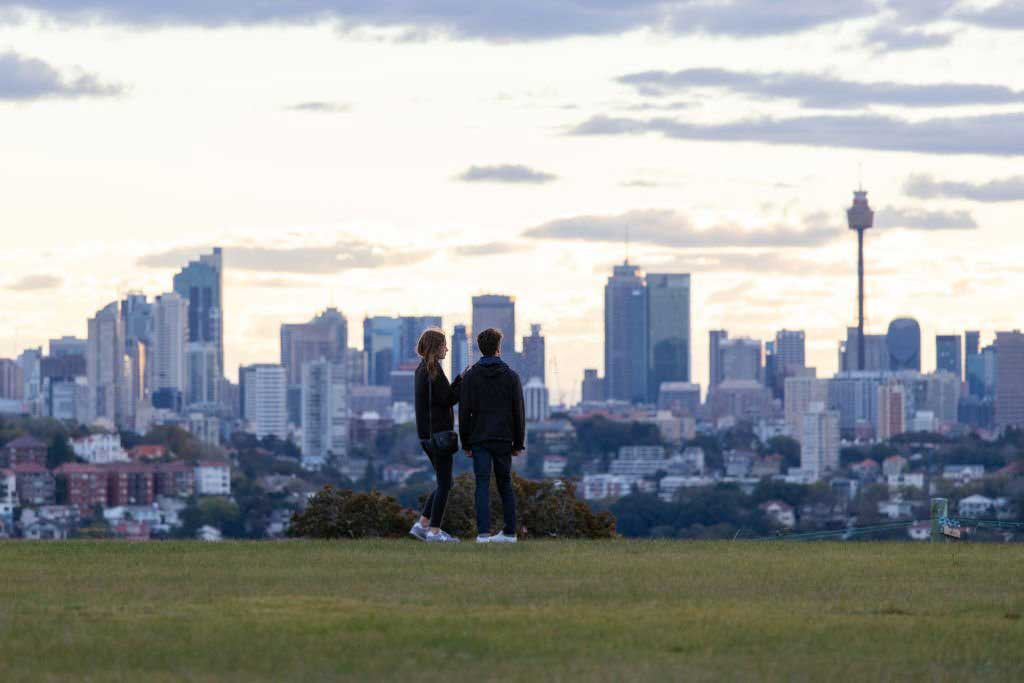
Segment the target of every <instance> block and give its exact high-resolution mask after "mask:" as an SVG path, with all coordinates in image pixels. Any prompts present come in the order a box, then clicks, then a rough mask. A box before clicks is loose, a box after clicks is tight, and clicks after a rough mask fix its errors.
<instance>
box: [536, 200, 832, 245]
mask: <svg viewBox="0 0 1024 683" xmlns="http://www.w3.org/2000/svg"><path fill="white" fill-rule="evenodd" d="M627 231H628V235H629V239H630V241H632V242H637V243H642V244H655V245H658V246H664V247H805V246H814V245H819V244H825V243H826V242H829V241H831V240H833V239H835V238H836V237H838V236H840V235H841V234H842V231H841V230H840V229H839V228H833V227H823V226H819V225H816V224H814V223H813V222H812V221H810V220H809V221H807V225H806V227H805V228H804V229H796V228H793V227H789V226H777V227H773V228H771V229H768V230H756V231H755V230H743V229H741V228H739V227H737V226H733V225H721V226H716V227H714V228H709V229H706V230H697V229H696V228H694V227H693V225H692V223H691V222H690V219H689V218H688V217H687V216H685V215H684V214H681V213H679V212H676V211H671V210H662V209H644V210H635V211H628V212H626V213H623V214H619V215H615V216H573V217H571V218H560V219H557V220H553V221H549V222H547V223H544V224H543V225H539V226H537V227H535V228H531V229H529V230H527V231H526V232H525V233H523V234H524V236H525V237H529V238H533V239H555V240H582V241H591V242H624V241H625V240H626V235H627Z"/></svg>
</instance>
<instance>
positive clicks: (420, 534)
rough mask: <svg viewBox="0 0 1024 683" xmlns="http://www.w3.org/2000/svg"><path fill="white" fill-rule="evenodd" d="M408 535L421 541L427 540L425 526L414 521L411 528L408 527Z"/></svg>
mask: <svg viewBox="0 0 1024 683" xmlns="http://www.w3.org/2000/svg"><path fill="white" fill-rule="evenodd" d="M409 535H410V536H412V537H413V538H418V539H420V540H421V541H425V540H427V527H425V526H420V523H419V522H416V523H415V524H413V525H412V528H411V529H409Z"/></svg>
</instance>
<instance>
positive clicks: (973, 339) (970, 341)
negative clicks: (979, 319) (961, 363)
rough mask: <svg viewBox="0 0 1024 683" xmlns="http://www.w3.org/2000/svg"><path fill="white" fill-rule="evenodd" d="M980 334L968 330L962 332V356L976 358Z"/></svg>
mask: <svg viewBox="0 0 1024 683" xmlns="http://www.w3.org/2000/svg"><path fill="white" fill-rule="evenodd" d="M980 343H981V332H978V331H977V330H973V331H971V330H968V331H967V332H964V356H967V357H970V356H976V355H978V351H979V350H980ZM965 365H966V363H965Z"/></svg>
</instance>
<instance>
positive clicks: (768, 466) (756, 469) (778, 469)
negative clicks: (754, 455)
mask: <svg viewBox="0 0 1024 683" xmlns="http://www.w3.org/2000/svg"><path fill="white" fill-rule="evenodd" d="M782 463H783V458H782V456H781V455H766V456H764V457H763V458H758V459H757V460H756V461H755V462H754V464H753V466H752V467H751V468H750V476H752V477H755V478H757V479H764V478H765V477H774V476H776V475H779V474H782Z"/></svg>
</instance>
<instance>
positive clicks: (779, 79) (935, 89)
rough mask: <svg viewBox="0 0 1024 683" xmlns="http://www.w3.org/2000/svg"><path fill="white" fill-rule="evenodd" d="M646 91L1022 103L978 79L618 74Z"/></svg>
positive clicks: (1022, 94) (805, 99)
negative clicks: (927, 80) (713, 90)
mask: <svg viewBox="0 0 1024 683" xmlns="http://www.w3.org/2000/svg"><path fill="white" fill-rule="evenodd" d="M618 81H619V82H620V83H623V84H625V85H629V86H632V87H633V88H635V89H636V90H637V91H639V92H640V93H642V94H644V95H654V96H661V95H668V94H673V93H679V92H688V91H690V90H692V89H694V88H716V89H721V90H726V91H729V92H733V93H740V94H744V95H753V96H756V97H761V98H783V99H794V100H797V101H798V102H800V104H802V105H803V106H805V107H813V108H817V109H849V108H860V107H864V106H867V105H872V104H883V105H894V106H903V107H939V106H959V105H969V104H1013V103H1018V102H1024V91H1020V90H1013V89H1011V88H1007V87H1005V86H1002V85H987V84H979V83H928V84H918V83H895V82H891V81H878V82H874V83H863V82H857V81H848V80H844V79H841V78H832V77H830V76H821V75H817V74H809V73H783V72H769V73H753V72H744V71H730V70H728V69H717V68H700V69H684V70H682V71H643V72H639V73H632V74H626V75H624V76H620V77H619V78H618Z"/></svg>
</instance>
